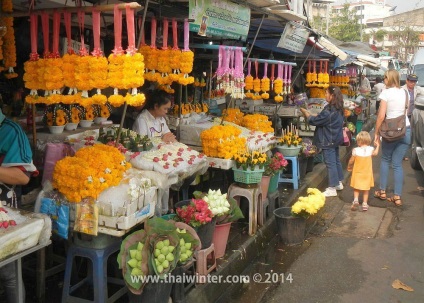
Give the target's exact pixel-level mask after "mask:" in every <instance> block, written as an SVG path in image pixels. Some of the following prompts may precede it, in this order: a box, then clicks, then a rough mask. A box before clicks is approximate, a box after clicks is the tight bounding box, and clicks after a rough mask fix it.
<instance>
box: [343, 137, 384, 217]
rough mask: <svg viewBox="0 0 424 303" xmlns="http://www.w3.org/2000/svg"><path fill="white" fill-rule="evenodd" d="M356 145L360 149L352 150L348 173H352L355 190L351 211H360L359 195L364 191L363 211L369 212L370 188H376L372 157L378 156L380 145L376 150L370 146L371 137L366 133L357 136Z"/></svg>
mask: <svg viewBox="0 0 424 303" xmlns="http://www.w3.org/2000/svg"><path fill="white" fill-rule="evenodd" d="M356 143H357V145H358V147H355V148H354V149H353V150H352V157H350V159H349V164H348V171H352V179H351V181H350V186H352V187H353V189H354V190H353V202H352V207H351V210H357V209H358V207H359V194H360V192H361V191H362V194H363V202H362V211H367V210H368V196H369V192H370V188H371V187H373V186H374V175H373V171H372V156H376V155H378V150H379V148H380V144H379V143H377V145H376V148H375V149H374V147H372V146H370V144H371V136H370V134H369V133H368V132H366V131H361V132H359V134H358V135H357V136H356Z"/></svg>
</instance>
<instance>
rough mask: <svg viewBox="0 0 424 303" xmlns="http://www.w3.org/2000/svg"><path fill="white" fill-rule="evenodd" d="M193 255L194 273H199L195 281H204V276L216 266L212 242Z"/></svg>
mask: <svg viewBox="0 0 424 303" xmlns="http://www.w3.org/2000/svg"><path fill="white" fill-rule="evenodd" d="M195 257H196V274H197V275H199V279H198V281H197V282H199V283H206V281H207V280H206V276H207V275H208V274H209V273H210V272H211V271H212V270H214V269H215V268H216V258H215V246H214V245H213V243H212V244H211V246H209V247H208V248H205V249H201V250H198V251H196V252H195ZM208 260H209V264H208Z"/></svg>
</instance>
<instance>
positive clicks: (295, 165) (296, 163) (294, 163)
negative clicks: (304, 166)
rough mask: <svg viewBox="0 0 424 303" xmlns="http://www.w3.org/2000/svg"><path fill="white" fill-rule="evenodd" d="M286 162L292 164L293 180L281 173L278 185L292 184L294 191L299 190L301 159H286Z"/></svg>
mask: <svg viewBox="0 0 424 303" xmlns="http://www.w3.org/2000/svg"><path fill="white" fill-rule="evenodd" d="M284 158H285V159H286V160H289V161H291V163H292V173H291V178H288V177H287V174H284V173H280V176H279V178H278V183H292V184H293V188H294V189H298V188H299V158H298V157H297V156H295V157H284Z"/></svg>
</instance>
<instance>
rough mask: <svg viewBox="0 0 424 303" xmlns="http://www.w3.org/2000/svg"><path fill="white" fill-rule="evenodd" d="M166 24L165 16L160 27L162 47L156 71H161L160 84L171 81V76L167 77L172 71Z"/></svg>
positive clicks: (167, 83) (167, 23)
mask: <svg viewBox="0 0 424 303" xmlns="http://www.w3.org/2000/svg"><path fill="white" fill-rule="evenodd" d="M168 26H169V22H168V19H166V18H165V19H164V20H163V29H162V36H163V38H162V49H161V50H160V52H159V57H158V71H159V72H160V73H161V77H160V78H158V83H159V84H160V85H169V84H171V83H172V78H170V77H169V74H171V73H172V68H171V66H170V60H171V53H172V51H171V50H170V49H169V48H168Z"/></svg>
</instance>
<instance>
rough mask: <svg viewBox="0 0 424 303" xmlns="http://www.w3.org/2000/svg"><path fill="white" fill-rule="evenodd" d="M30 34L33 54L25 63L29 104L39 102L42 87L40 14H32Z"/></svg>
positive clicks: (26, 100)
mask: <svg viewBox="0 0 424 303" xmlns="http://www.w3.org/2000/svg"><path fill="white" fill-rule="evenodd" d="M30 35H31V54H30V55H29V60H28V61H26V62H25V63H24V75H23V80H24V82H25V87H26V88H28V89H30V93H29V94H28V95H27V96H26V97H25V102H27V103H28V104H35V103H38V102H39V101H41V100H39V99H40V98H38V92H37V89H38V88H40V86H41V83H40V78H38V76H37V71H38V69H39V64H38V63H39V55H38V53H37V37H38V15H37V14H31V15H30Z"/></svg>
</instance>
